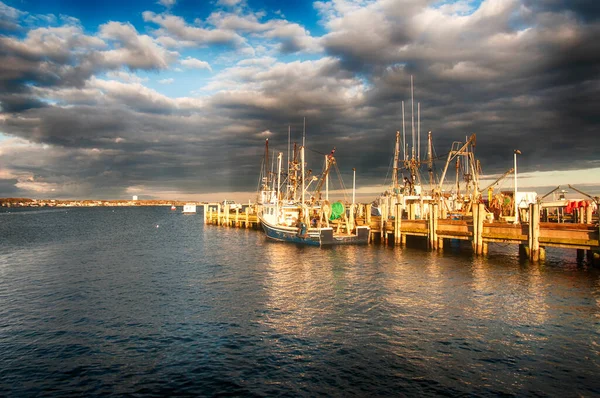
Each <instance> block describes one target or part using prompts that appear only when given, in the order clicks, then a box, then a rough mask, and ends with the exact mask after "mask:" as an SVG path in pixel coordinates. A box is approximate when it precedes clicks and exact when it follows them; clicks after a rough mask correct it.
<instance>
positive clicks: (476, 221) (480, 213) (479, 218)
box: [472, 203, 485, 254]
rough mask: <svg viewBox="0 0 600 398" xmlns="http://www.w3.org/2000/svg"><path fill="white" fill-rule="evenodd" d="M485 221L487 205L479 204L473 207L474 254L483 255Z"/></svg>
mask: <svg viewBox="0 0 600 398" xmlns="http://www.w3.org/2000/svg"><path fill="white" fill-rule="evenodd" d="M484 219H485V205H484V204H483V203H478V204H477V205H476V206H473V242H472V245H473V252H474V253H475V254H483V235H482V234H483V221H484Z"/></svg>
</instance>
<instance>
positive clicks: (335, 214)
mask: <svg viewBox="0 0 600 398" xmlns="http://www.w3.org/2000/svg"><path fill="white" fill-rule="evenodd" d="M342 214H344V205H343V204H342V202H334V203H332V204H331V216H330V217H329V220H330V221H333V220H337V219H338V218H340V216H341V215H342Z"/></svg>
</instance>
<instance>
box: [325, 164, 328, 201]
mask: <svg viewBox="0 0 600 398" xmlns="http://www.w3.org/2000/svg"><path fill="white" fill-rule="evenodd" d="M327 163H328V162H327V155H325V171H327ZM325 200H327V201H328V200H329V173H327V174H326V175H325Z"/></svg>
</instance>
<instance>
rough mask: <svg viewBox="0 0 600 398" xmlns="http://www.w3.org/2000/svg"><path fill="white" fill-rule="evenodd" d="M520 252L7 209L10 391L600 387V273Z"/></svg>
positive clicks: (0, 235)
mask: <svg viewBox="0 0 600 398" xmlns="http://www.w3.org/2000/svg"><path fill="white" fill-rule="evenodd" d="M516 252H517V249H516V247H511V246H507V247H504V246H500V245H496V246H495V245H490V255H489V256H487V257H476V256H473V255H472V254H471V252H470V250H468V248H461V247H460V246H459V245H458V244H456V243H453V244H446V250H445V251H444V252H443V253H438V252H428V251H425V250H422V249H419V248H411V247H409V248H398V247H396V248H393V247H384V246H378V245H369V246H360V247H335V248H330V249H320V248H308V247H307V248H304V247H298V246H294V245H288V244H281V243H274V242H268V241H266V240H265V237H264V236H263V234H262V232H260V231H255V230H246V229H233V228H223V227H216V226H205V225H203V222H202V216H201V214H200V213H199V214H197V215H183V214H181V208H179V209H178V211H176V212H175V211H171V210H170V209H169V207H140V208H122V207H119V208H70V209H2V210H1V211H0V395H2V396H57V395H58V396H65V395H77V396H86V397H87V396H106V395H135V396H169V395H171V396H172V395H177V396H182V395H190V396H223V395H225V396H261V397H272V396H308V397H313V396H361V397H362V396H375V395H380V396H434V395H450V396H457V395H469V396H499V395H509V396H510V395H514V396H561V397H564V396H594V395H595V396H598V395H600V380H599V379H598V375H599V374H600V355H599V351H600V270H599V269H598V268H594V267H592V266H590V265H588V264H586V263H577V262H576V261H575V253H574V252H573V251H559V250H554V251H552V250H549V251H548V260H547V261H546V262H545V263H543V264H539V265H537V264H530V263H529V262H528V261H526V260H525V261H523V260H519V258H518V257H517V255H516Z"/></svg>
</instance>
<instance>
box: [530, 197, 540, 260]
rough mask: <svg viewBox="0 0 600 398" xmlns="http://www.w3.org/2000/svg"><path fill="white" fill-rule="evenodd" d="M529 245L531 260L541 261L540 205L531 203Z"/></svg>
mask: <svg viewBox="0 0 600 398" xmlns="http://www.w3.org/2000/svg"><path fill="white" fill-rule="evenodd" d="M527 240H528V242H527V244H528V246H529V260H531V261H533V262H537V261H540V205H539V204H538V203H531V204H529V233H528V234H527Z"/></svg>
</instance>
